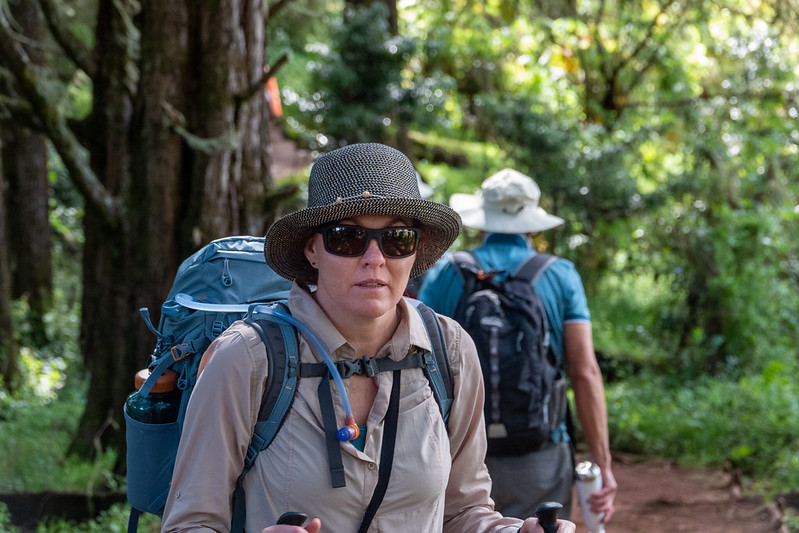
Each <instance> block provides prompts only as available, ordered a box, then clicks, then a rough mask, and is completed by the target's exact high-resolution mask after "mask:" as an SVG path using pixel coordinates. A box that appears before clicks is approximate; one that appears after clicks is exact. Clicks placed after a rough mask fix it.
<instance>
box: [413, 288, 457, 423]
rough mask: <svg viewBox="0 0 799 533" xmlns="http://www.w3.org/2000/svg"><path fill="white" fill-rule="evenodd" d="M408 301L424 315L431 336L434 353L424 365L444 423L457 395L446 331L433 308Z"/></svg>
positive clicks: (418, 302) (414, 301)
mask: <svg viewBox="0 0 799 533" xmlns="http://www.w3.org/2000/svg"><path fill="white" fill-rule="evenodd" d="M407 301H408V302H409V303H411V305H413V306H414V307H415V308H416V311H417V312H418V313H419V315H420V316H421V317H422V321H423V322H424V327H425V329H426V330H427V336H428V337H429V338H430V345H431V346H432V348H433V353H432V354H431V356H430V357H427V358H426V359H427V360H426V361H425V363H426V364H425V366H424V375H425V376H426V377H427V379H428V380H429V381H430V387H431V388H432V389H433V394H434V395H435V397H436V401H437V402H438V406H439V408H440V409H441V416H442V417H443V418H444V423H445V424H446V423H447V422H448V421H449V411H450V408H451V407H452V401H453V399H454V397H455V392H454V391H455V387H454V384H453V379H452V371H451V369H450V366H449V355H448V353H447V345H446V342H445V340H444V331H443V329H442V328H441V322H439V320H438V317H437V316H436V314H435V312H433V310H432V309H430V308H429V307H427V306H426V305H425V304H423V303H422V302H420V301H419V300H414V299H412V298H407Z"/></svg>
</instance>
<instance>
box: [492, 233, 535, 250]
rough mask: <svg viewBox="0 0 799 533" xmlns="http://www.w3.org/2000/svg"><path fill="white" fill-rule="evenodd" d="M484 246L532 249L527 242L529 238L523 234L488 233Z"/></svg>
mask: <svg viewBox="0 0 799 533" xmlns="http://www.w3.org/2000/svg"><path fill="white" fill-rule="evenodd" d="M483 244H484V245H486V244H493V245H500V246H523V247H525V248H530V243H529V242H527V238H526V237H525V236H524V235H523V234H521V233H486V235H485V237H484V238H483Z"/></svg>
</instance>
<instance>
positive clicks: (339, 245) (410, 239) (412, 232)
mask: <svg viewBox="0 0 799 533" xmlns="http://www.w3.org/2000/svg"><path fill="white" fill-rule="evenodd" d="M314 231H315V232H317V233H321V234H322V240H323V241H324V243H325V250H327V252H328V253H331V254H333V255H341V256H344V257H357V256H359V255H363V254H364V253H365V252H366V249H367V248H368V247H369V242H370V241H371V240H372V239H375V240H376V241H377V245H378V246H379V247H380V251H381V252H383V255H384V256H385V257H392V258H399V257H408V256H409V255H413V253H414V252H416V245H417V244H418V243H419V235H421V233H422V231H421V230H420V229H419V228H411V227H407V226H391V227H388V228H379V229H371V228H364V227H361V226H350V225H347V224H330V225H326V226H319V227H318V228H315V229H314Z"/></svg>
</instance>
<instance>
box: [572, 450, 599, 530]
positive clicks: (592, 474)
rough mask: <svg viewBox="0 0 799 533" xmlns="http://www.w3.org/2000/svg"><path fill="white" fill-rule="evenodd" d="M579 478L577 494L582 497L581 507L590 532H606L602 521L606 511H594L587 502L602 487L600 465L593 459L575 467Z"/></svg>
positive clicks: (576, 475)
mask: <svg viewBox="0 0 799 533" xmlns="http://www.w3.org/2000/svg"><path fill="white" fill-rule="evenodd" d="M574 473H575V477H576V478H577V482H576V484H577V495H578V496H579V497H580V509H581V510H582V513H583V522H585V527H586V528H588V533H605V525H604V524H602V523H601V522H600V520H602V517H603V516H604V513H598V514H597V513H594V512H592V511H591V508H590V506H589V505H588V504H587V503H586V500H587V499H588V497H589V496H590V495H591V494H593V493H595V492H596V491H598V490H599V489H601V488H602V476H601V475H600V472H599V467H598V466H597V465H595V464H594V463H592V462H591V461H583V462H582V463H580V464H578V465H577V467H576V468H575V469H574Z"/></svg>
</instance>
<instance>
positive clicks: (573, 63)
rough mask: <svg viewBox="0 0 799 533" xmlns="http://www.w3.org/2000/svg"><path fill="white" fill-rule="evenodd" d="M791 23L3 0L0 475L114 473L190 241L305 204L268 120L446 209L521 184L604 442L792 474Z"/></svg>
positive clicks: (750, 476) (628, 13) (797, 305)
mask: <svg viewBox="0 0 799 533" xmlns="http://www.w3.org/2000/svg"><path fill="white" fill-rule="evenodd" d="M797 21H799V3H797V1H796V0H682V1H663V0H632V1H628V0H565V1H554V0H537V1H526V0H489V1H487V2H471V1H466V0H385V1H383V0H374V1H369V0H351V1H332V2H322V1H318V0H276V1H273V2H271V3H269V4H267V2H244V1H243V0H217V1H215V2H193V1H192V0H175V1H170V2H159V1H153V0H140V1H134V0H0V155H1V156H2V157H1V158H0V183H2V187H0V492H2V493H10V492H18V491H26V492H31V491H32V492H36V491H44V490H56V491H69V492H81V493H91V494H99V493H104V492H109V491H111V492H116V491H121V490H124V460H123V459H124V424H123V420H122V414H121V413H122V410H121V408H122V404H123V402H124V399H125V396H126V395H127V394H129V393H130V392H131V390H132V385H133V379H132V377H133V374H134V372H135V370H136V369H138V368H139V367H141V366H143V365H144V364H145V363H146V362H147V356H148V355H149V353H150V352H151V351H152V348H153V346H154V344H155V338H154V337H153V336H152V334H151V333H150V332H149V331H148V330H147V328H146V327H145V325H144V323H143V321H142V320H141V317H139V314H138V310H139V308H141V307H148V308H149V309H150V311H151V313H152V314H153V318H154V321H155V322H156V323H157V318H158V317H157V314H158V310H159V308H160V303H161V301H162V300H163V299H164V298H165V296H166V294H167V292H168V288H169V285H170V283H171V281H172V278H173V276H174V273H175V271H176V269H177V266H178V264H179V263H180V261H181V260H182V259H183V258H184V257H186V256H188V255H189V254H190V253H191V252H193V251H194V250H196V249H197V248H199V247H200V246H202V245H203V244H206V243H207V242H209V241H210V240H212V239H215V238H218V237H222V236H226V235H231V234H254V235H262V234H263V233H264V232H265V229H266V228H267V227H268V225H269V223H270V222H271V221H272V220H273V219H274V218H275V217H276V216H278V215H280V214H281V213H282V212H285V211H286V210H290V209H293V208H294V207H297V206H301V205H303V204H304V198H303V193H304V188H303V184H304V181H305V179H306V176H307V172H306V171H300V172H298V173H296V174H293V175H290V176H288V177H285V176H280V179H279V180H277V181H276V180H275V176H273V173H272V168H273V165H272V158H273V157H277V154H275V153H274V151H273V146H275V145H276V144H275V140H276V138H275V137H274V135H275V134H276V132H279V135H281V136H285V137H287V138H289V139H291V140H292V141H293V142H294V143H296V144H297V145H298V146H299V147H300V148H301V149H303V150H305V151H306V153H307V154H308V160H309V161H311V160H312V159H313V157H315V156H316V155H318V154H319V153H322V152H324V151H326V150H329V149H332V148H335V147H338V146H341V145H343V144H347V143H352V142H359V141H379V142H385V143H388V144H391V145H394V146H396V147H398V148H399V149H401V150H403V151H404V152H405V153H406V154H408V155H409V156H410V157H411V158H412V159H413V160H414V161H415V163H416V164H417V168H418V170H419V172H420V174H421V176H422V179H423V180H424V181H426V182H427V183H428V184H429V185H431V186H432V187H433V189H434V191H435V192H434V196H433V199H434V200H438V201H441V202H446V201H447V200H448V198H449V196H450V195H451V194H452V193H454V192H473V191H474V190H475V189H476V188H477V187H478V186H479V184H480V182H481V181H482V180H483V179H484V178H485V177H487V176H488V175H490V174H492V173H494V172H496V171H498V170H500V169H502V168H504V167H513V168H515V169H517V170H519V171H522V172H524V173H526V174H528V175H530V176H533V177H534V179H535V180H536V181H537V182H538V183H539V185H540V186H541V189H542V191H543V199H542V202H543V206H544V207H545V208H546V209H547V210H548V211H550V212H553V213H555V214H557V215H558V216H560V217H562V218H564V219H565V220H566V224H565V225H564V226H562V227H561V228H559V229H557V230H554V231H552V232H548V234H547V236H546V237H547V239H548V240H547V241H546V242H543V241H542V242H539V243H538V245H539V246H540V247H542V248H546V249H547V250H548V251H550V252H553V253H555V254H558V255H560V256H563V257H566V258H568V259H570V260H572V261H573V262H574V263H575V264H576V265H577V268H578V270H579V272H580V273H581V275H582V277H583V280H584V283H585V286H586V292H587V294H588V298H589V305H590V307H591V311H592V315H593V325H594V338H595V344H596V348H597V351H598V355H599V356H600V357H601V364H602V367H603V370H604V372H605V378H606V381H607V401H608V411H609V422H610V425H611V431H610V436H611V447H612V449H613V450H614V451H617V452H629V453H635V454H641V455H644V456H647V457H653V458H654V457H659V458H671V459H676V460H679V461H680V462H681V463H682V464H685V465H690V466H703V467H712V468H721V467H724V468H727V469H731V470H734V471H736V472H738V473H740V475H741V477H742V479H744V480H745V483H744V488H745V490H746V491H748V492H750V493H753V494H758V495H762V496H763V497H764V498H765V499H766V500H768V499H770V498H772V497H774V495H776V494H780V493H787V492H790V491H792V490H796V488H797V487H799V383H797V380H796V379H795V378H794V376H796V373H797V370H799V364H798V363H799V349H797V338H799V316H798V313H799V290H798V289H799V239H797V238H796V237H795V235H796V234H797V230H798V229H799V165H797V162H798V161H799V158H798V157H797V154H798V152H799V121H797V115H798V114H799V102H797V100H796V98H797V92H798V91H799V22H797ZM268 81H269V83H267V82H268ZM267 85H271V86H272V87H273V89H274V88H275V87H276V88H278V90H279V99H277V98H276V97H275V96H276V95H277V94H278V93H277V92H274V91H272V92H271V95H270V91H269V90H267V89H266V87H267ZM278 104H281V105H278ZM279 107H280V108H281V109H280V112H279V113H276V112H275V111H276V110H277V109H278V108H279ZM270 110H271V112H270ZM475 238H476V236H475V235H472V234H470V233H469V232H466V233H464V234H463V235H462V236H461V238H460V239H459V241H458V243H457V245H458V246H465V245H468V244H470V243H473V242H474V239H475ZM123 515H124V509H123V508H122V507H121V506H120V507H116V508H112V511H110V514H108V515H106V516H105V517H104V518H102V519H101V522H99V524H94V525H92V524H89V525H85V526H81V527H85V528H86V529H85V530H86V531H89V530H93V529H92V528H93V527H96V528H97V530H98V531H99V530H103V531H108V530H110V529H113V530H116V529H114V528H117V526H116V525H115V526H113V527H112V526H111V524H117V523H124V516H123ZM7 519H8V512H7V510H4V508H3V505H2V504H0V529H2V528H3V525H4V524H5V523H6V521H7ZM102 520H105V522H103V521H102ZM789 522H790V520H789ZM796 523H797V521H794V522H793V524H794V527H795V530H799V527H797V526H796ZM43 527H45V528H46V527H47V526H43ZM49 527H51V530H54V531H56V530H59V528H63V527H64V526H63V524H61V525H60V526H59V525H57V524H56V525H52V524H51V526H49ZM76 527H77V526H76Z"/></svg>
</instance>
